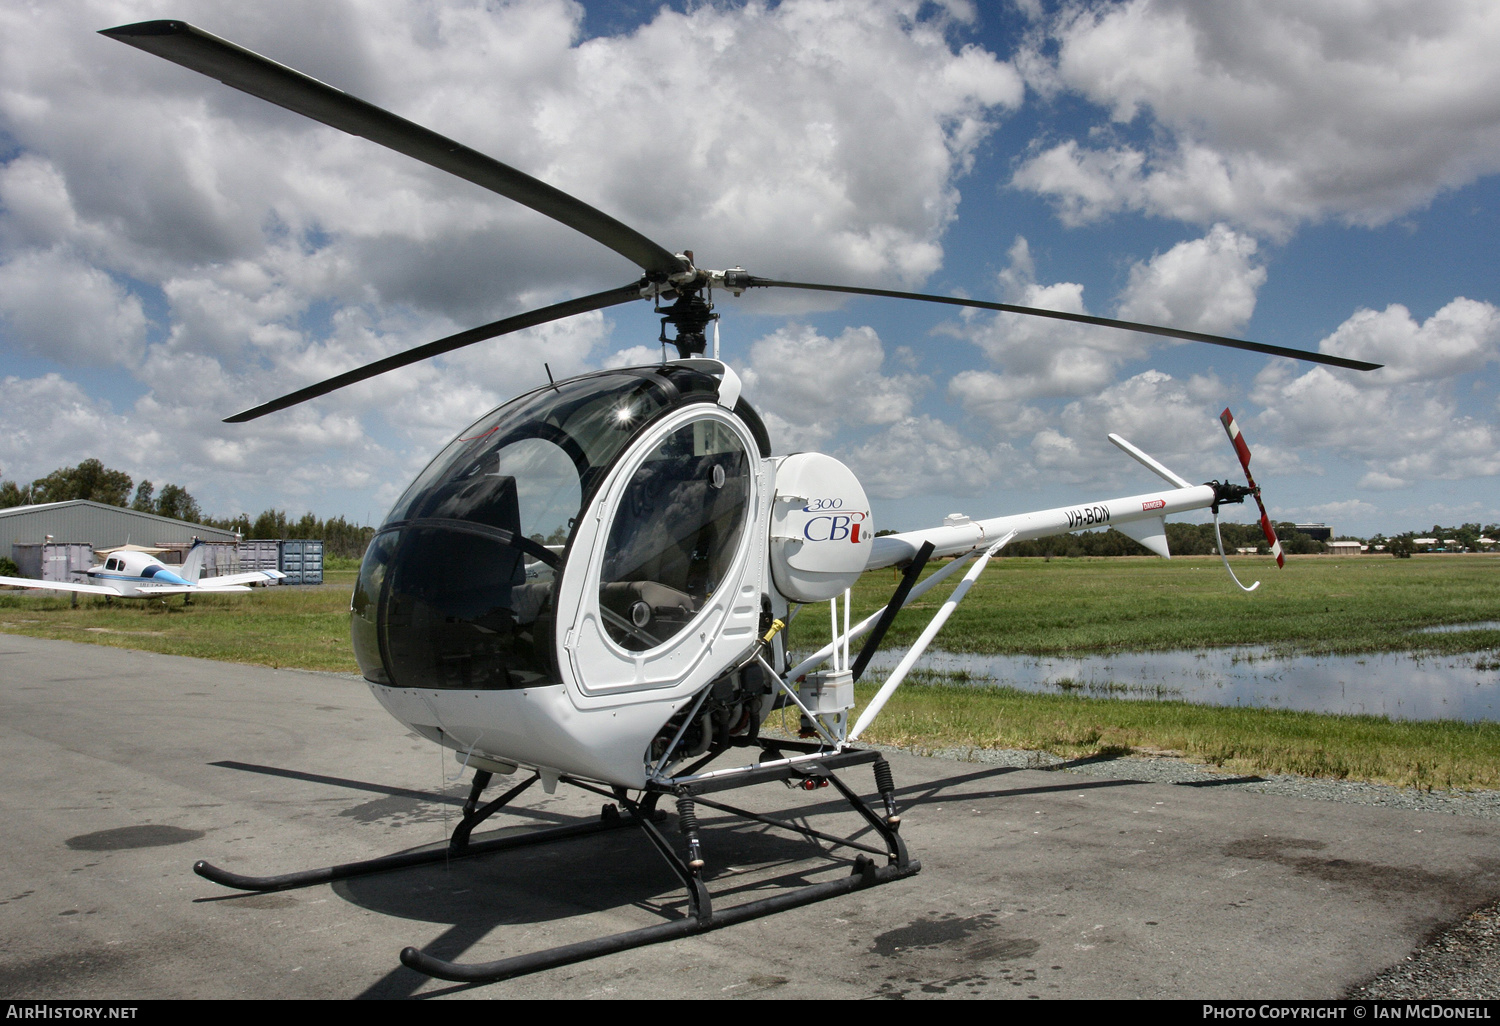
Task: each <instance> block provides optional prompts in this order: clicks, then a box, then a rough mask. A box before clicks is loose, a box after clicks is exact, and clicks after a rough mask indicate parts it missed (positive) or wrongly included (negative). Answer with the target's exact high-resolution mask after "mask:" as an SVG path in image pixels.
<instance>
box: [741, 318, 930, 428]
mask: <svg viewBox="0 0 1500 1026" xmlns="http://www.w3.org/2000/svg"><path fill="white" fill-rule="evenodd" d="M884 362H885V347H884V346H882V345H881V343H880V337H879V336H878V335H876V334H875V331H874V330H873V329H871V328H845V329H844V330H843V331H842V332H841V333H840V334H839V335H838V337H837V338H828V337H826V336H824V335H820V334H818V332H817V331H815V330H814V329H812V328H809V327H805V326H801V325H789V326H787V327H785V328H782V329H780V330H778V331H775V332H773V333H771V334H770V335H767V336H765V337H764V338H761V339H759V340H757V341H756V342H755V343H754V344H753V345H751V347H750V362H749V364H748V365H747V366H744V367H742V368H740V373H741V376H742V377H743V379H744V383H745V390H746V394H747V395H748V396H749V397H750V398H751V400H752V401H753V402H754V403H755V406H756V409H757V410H758V411H760V412H761V413H762V414H763V415H764V416H765V417H766V427H767V430H768V431H769V432H770V434H771V440H772V444H773V445H775V446H776V447H777V448H778V449H781V448H783V447H785V448H790V449H804V448H806V449H812V448H817V447H819V446H822V445H826V444H827V443H828V441H829V439H831V438H832V437H833V436H834V435H835V434H836V433H837V432H838V431H839V429H840V428H841V427H843V426H845V425H849V426H852V427H868V426H871V425H888V424H895V423H898V422H900V421H902V420H905V419H907V418H908V417H910V415H911V412H912V405H913V402H914V401H915V399H917V398H918V397H919V396H920V395H921V393H922V392H923V391H925V390H926V387H927V379H926V378H922V377H918V376H916V375H912V374H898V375H894V376H887V375H884V374H881V372H880V369H881V365H882V364H883V363H884Z"/></svg>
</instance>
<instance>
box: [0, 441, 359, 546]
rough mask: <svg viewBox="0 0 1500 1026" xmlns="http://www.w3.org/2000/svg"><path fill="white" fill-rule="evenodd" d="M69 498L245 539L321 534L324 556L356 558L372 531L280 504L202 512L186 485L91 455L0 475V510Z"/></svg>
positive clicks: (316, 535)
mask: <svg viewBox="0 0 1500 1026" xmlns="http://www.w3.org/2000/svg"><path fill="white" fill-rule="evenodd" d="M74 499H87V500H89V501H90V502H99V503H103V504H104V505H106V506H119V507H121V508H123V509H133V510H136V511H137V512H140V513H155V514H156V515H157V516H162V517H171V518H172V519H173V520H185V521H187V522H188V523H191V524H203V525H204V526H206V527H217V528H219V529H221V530H225V531H236V532H238V533H239V534H240V536H241V537H244V538H276V539H285V538H308V539H322V541H323V554H324V556H346V557H349V558H352V559H358V558H359V557H361V556H363V555H364V551H365V546H367V545H369V544H370V539H371V538H372V537H374V535H375V529H374V528H373V527H364V526H362V525H359V524H351V523H349V522H348V521H347V520H345V519H344V518H343V517H334V518H333V519H332V520H322V519H320V518H318V517H317V516H314V515H313V514H311V513H307V514H304V515H303V516H302V517H301V518H299V519H297V520H292V519H291V518H289V517H288V516H287V515H286V514H285V513H284V512H282V511H281V510H279V509H268V510H266V511H265V512H264V513H262V514H261V515H260V516H258V517H256V518H255V519H254V520H252V519H250V517H249V516H248V515H247V514H244V513H241V514H240V515H239V516H237V517H229V518H226V517H210V516H205V515H204V513H203V510H202V508H201V507H200V506H199V505H198V501H197V500H196V499H194V498H193V497H192V495H191V494H189V492H188V490H187V489H186V488H183V487H181V486H180V485H175V484H166V485H163V486H162V488H161V490H160V491H158V490H157V489H156V486H155V485H154V484H152V483H151V482H150V481H142V482H141V483H140V484H139V485H136V484H135V482H134V481H133V480H132V479H131V477H130V475H129V474H127V473H125V472H124V471H123V470H113V469H111V468H109V467H106V466H105V465H104V464H103V463H101V462H100V461H99V460H95V459H88V460H84V461H83V462H82V463H80V464H78V465H77V466H76V467H61V468H59V469H57V470H54V471H53V472H52V473H50V474H48V475H47V476H46V477H39V478H37V479H36V480H35V481H32V482H31V483H30V484H27V485H22V484H21V483H19V482H17V481H6V480H4V479H0V509H7V508H10V507H12V506H29V505H32V504H40V503H46V502H70V501H72V500H74Z"/></svg>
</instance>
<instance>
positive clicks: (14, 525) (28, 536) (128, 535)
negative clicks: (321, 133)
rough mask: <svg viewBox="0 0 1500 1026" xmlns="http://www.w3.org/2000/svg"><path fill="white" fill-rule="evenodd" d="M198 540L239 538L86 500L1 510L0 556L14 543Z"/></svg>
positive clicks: (178, 545)
mask: <svg viewBox="0 0 1500 1026" xmlns="http://www.w3.org/2000/svg"><path fill="white" fill-rule="evenodd" d="M195 538H197V539H201V540H202V541H205V542H218V543H221V544H228V545H234V544H235V543H236V542H238V541H239V539H238V537H237V536H236V535H235V533H234V532H233V531H225V530H222V529H220V528H217V527H207V526H205V525H203V524H190V523H188V522H187V521H185V520H173V519H171V518H170V517H159V516H157V515H156V514H154V513H141V512H138V511H136V510H133V509H124V508H122V507H120V506H110V505H106V504H105V503H102V502H90V501H89V500H87V499H74V500H73V501H71V502H49V503H43V504H39V505H34V506H12V507H10V508H9V509H0V555H11V553H12V550H13V548H14V546H16V545H23V546H24V545H47V544H57V545H89V546H91V547H92V548H95V549H109V548H114V547H115V546H117V545H126V544H129V543H132V542H133V543H135V544H136V545H150V546H155V547H159V548H165V549H172V550H175V551H178V552H185V551H186V550H187V549H188V548H189V547H191V546H192V543H193V539H195ZM11 558H12V559H14V558H15V557H14V556H11Z"/></svg>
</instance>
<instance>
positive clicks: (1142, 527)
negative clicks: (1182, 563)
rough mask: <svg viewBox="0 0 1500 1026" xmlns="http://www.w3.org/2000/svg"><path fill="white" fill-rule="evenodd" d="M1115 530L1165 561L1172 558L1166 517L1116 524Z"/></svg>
mask: <svg viewBox="0 0 1500 1026" xmlns="http://www.w3.org/2000/svg"><path fill="white" fill-rule="evenodd" d="M1115 530H1116V531H1119V532H1120V533H1121V534H1123V535H1127V536H1129V537H1131V538H1134V539H1135V540H1136V541H1138V542H1140V543H1141V544H1142V545H1144V546H1146V548H1148V549H1150V550H1151V551H1152V552H1154V553H1156V554H1157V555H1158V556H1160V557H1162V558H1163V559H1171V558H1172V553H1171V551H1170V550H1169V549H1168V548H1167V520H1166V518H1165V517H1152V518H1151V519H1149V520H1131V521H1129V522H1127V523H1123V524H1116V525H1115Z"/></svg>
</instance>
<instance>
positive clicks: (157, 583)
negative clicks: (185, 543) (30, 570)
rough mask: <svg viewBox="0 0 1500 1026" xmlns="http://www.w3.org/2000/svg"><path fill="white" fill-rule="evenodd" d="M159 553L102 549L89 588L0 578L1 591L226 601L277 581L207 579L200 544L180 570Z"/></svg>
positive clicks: (262, 574) (276, 574) (244, 576)
mask: <svg viewBox="0 0 1500 1026" xmlns="http://www.w3.org/2000/svg"><path fill="white" fill-rule="evenodd" d="M163 551H165V550H163V549H147V548H142V547H140V546H136V545H125V546H122V547H120V548H117V549H101V550H100V551H99V555H101V556H103V557H104V562H103V563H101V564H99V565H98V566H92V567H89V568H88V570H86V571H85V572H84V574H85V576H87V577H88V579H89V581H90V582H92V583H89V584H82V583H74V582H72V581H38V580H33V579H31V578H29V577H0V585H6V586H8V587H11V588H37V589H42V590H46V591H70V592H73V593H74V594H81V595H107V596H109V597H111V598H166V597H167V596H168V595H224V594H230V593H233V592H247V591H249V590H250V585H252V584H266V583H269V582H271V581H276V580H280V579H281V578H283V577H285V576H286V574H284V573H282V572H281V571H280V570H248V571H246V572H244V573H238V574H223V575H221V576H218V577H205V578H201V579H200V575H201V574H202V573H203V543H202V542H199V543H197V544H195V545H194V546H193V547H192V549H191V550H189V552H188V557H187V559H185V560H183V563H182V565H181V566H179V567H170V566H167V565H166V564H165V563H163V562H162V561H161V560H159V559H157V558H156V553H158V552H163Z"/></svg>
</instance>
